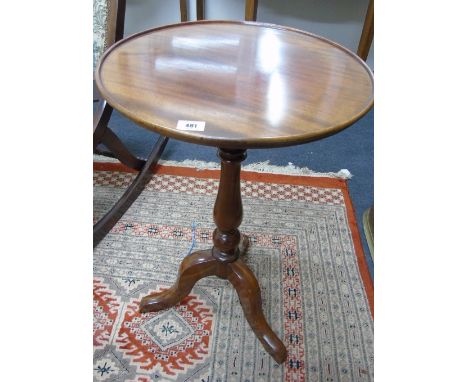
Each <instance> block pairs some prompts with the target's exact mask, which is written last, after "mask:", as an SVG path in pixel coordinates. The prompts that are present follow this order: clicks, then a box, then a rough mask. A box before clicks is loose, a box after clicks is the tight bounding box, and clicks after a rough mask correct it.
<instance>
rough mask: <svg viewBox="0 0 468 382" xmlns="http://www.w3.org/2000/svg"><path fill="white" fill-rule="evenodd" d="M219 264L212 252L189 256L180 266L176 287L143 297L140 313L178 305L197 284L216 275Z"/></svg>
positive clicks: (195, 253)
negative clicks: (207, 277)
mask: <svg viewBox="0 0 468 382" xmlns="http://www.w3.org/2000/svg"><path fill="white" fill-rule="evenodd" d="M217 265H218V262H217V261H216V259H215V258H214V257H213V256H212V255H211V249H210V250H204V251H197V252H194V253H192V254H190V255H188V256H187V257H186V258H185V259H184V260H183V261H182V263H181V264H180V268H179V275H178V277H177V280H176V282H175V283H174V285H173V286H172V287H171V288H169V289H167V290H165V291H163V292H159V293H153V294H150V295H149V296H145V297H143V299H142V300H141V302H140V313H148V312H158V311H160V310H164V309H168V308H171V307H173V306H174V305H177V304H178V303H179V302H180V301H182V300H183V299H184V298H185V297H186V296H187V295H188V294H189V293H190V291H191V290H192V288H193V286H194V285H195V283H196V282H197V281H198V280H200V279H202V278H204V277H206V276H211V275H214V274H216V269H217Z"/></svg>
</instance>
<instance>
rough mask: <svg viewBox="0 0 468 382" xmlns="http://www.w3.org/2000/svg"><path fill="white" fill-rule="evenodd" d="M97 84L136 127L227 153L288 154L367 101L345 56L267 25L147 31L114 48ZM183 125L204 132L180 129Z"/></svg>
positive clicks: (353, 60)
mask: <svg viewBox="0 0 468 382" xmlns="http://www.w3.org/2000/svg"><path fill="white" fill-rule="evenodd" d="M96 82H97V85H98V88H99V90H100V91H101V93H102V95H103V96H104V98H106V99H107V101H108V102H109V103H110V104H111V105H112V106H113V107H114V108H116V109H117V110H119V111H120V112H122V113H123V114H125V115H126V116H127V117H129V118H131V119H132V120H134V121H136V122H137V123H139V124H141V125H143V126H145V127H147V128H149V129H151V130H155V131H157V132H158V133H161V134H163V135H166V136H169V137H173V138H177V139H180V140H184V141H189V142H194V143H199V144H204V145H210V146H217V147H220V146H222V147H226V148H253V147H276V146H287V145H294V144H298V143H303V142H307V141H311V140H315V139H318V138H321V137H324V136H327V135H330V134H333V133H335V132H337V131H339V130H341V129H343V128H345V127H347V126H349V125H350V124H351V123H353V122H354V121H356V120H357V119H358V118H360V117H361V116H363V115H364V114H365V113H366V112H367V111H368V110H369V108H370V107H371V106H372V103H373V77H372V73H371V71H370V70H369V68H368V67H367V66H366V65H365V64H364V63H363V62H362V61H361V59H359V58H358V57H357V56H356V55H355V54H353V53H352V52H350V51H348V50H347V49H345V48H343V47H341V46H340V45H337V44H336V43H333V42H331V41H329V40H326V39H324V38H322V37H318V36H315V35H312V34H309V33H306V32H303V31H299V30H294V29H289V28H286V27H280V26H276V25H269V24H259V23H245V22H231V21H223V22H219V21H204V22H194V23H184V24H176V25H171V26H165V27H161V28H156V29H152V30H149V31H145V32H142V33H139V34H136V35H134V36H131V37H129V38H127V39H125V40H122V41H121V42H119V43H117V44H116V45H114V46H113V47H112V48H111V49H110V50H109V51H108V52H107V53H106V54H105V55H104V56H103V58H102V60H101V62H100V65H99V66H98V70H97V72H96ZM179 120H190V121H204V122H205V130H204V131H198V132H195V131H190V132H187V131H180V130H177V128H176V127H177V122H178V121H179Z"/></svg>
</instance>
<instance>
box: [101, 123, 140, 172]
mask: <svg viewBox="0 0 468 382" xmlns="http://www.w3.org/2000/svg"><path fill="white" fill-rule="evenodd" d="M101 143H102V144H103V145H104V146H106V147H107V148H108V149H109V150H110V151H111V153H112V155H113V156H114V157H115V158H117V159H118V160H119V161H120V162H122V163H123V164H124V165H125V166H128V167H130V168H133V169H134V170H141V169H142V168H143V166H144V165H145V161H144V160H141V159H138V158H137V157H135V156H134V155H133V154H132V153H131V152H130V151H129V150H128V149H127V148H126V147H125V145H124V144H123V143H122V141H121V140H120V139H119V137H118V136H117V135H115V133H114V132H113V131H112V130H111V129H109V128H108V127H107V128H106V130H105V132H104V134H103V135H102V137H101Z"/></svg>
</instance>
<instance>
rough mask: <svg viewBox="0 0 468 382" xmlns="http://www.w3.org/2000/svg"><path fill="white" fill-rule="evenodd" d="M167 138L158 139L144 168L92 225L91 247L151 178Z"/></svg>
mask: <svg viewBox="0 0 468 382" xmlns="http://www.w3.org/2000/svg"><path fill="white" fill-rule="evenodd" d="M168 140H169V138H167V137H163V136H161V137H159V139H158V141H157V142H156V144H155V145H154V148H153V150H152V151H151V153H150V155H149V157H148V160H147V161H146V162H144V166H143V168H142V169H141V171H140V172H139V174H138V175H137V177H136V178H135V179H134V180H133V182H132V184H130V186H129V187H128V188H127V190H125V192H124V194H123V195H122V196H121V197H120V199H119V200H118V201H117V203H115V204H114V206H113V207H112V208H111V209H110V210H109V211H108V212H107V213H106V214H105V215H104V216H103V217H102V218H101V219H100V220H99V221H98V222H97V223H96V224H95V225H94V227H93V247H96V245H98V244H99V243H100V241H101V240H102V239H103V238H104V237H105V236H106V235H107V234H108V233H109V231H110V230H111V229H112V227H113V226H114V225H115V224H116V223H117V222H118V221H119V220H120V218H121V217H122V216H123V214H124V213H125V212H126V211H127V210H128V208H129V207H130V206H131V205H132V204H133V202H134V201H135V200H136V199H137V198H138V196H139V195H140V194H141V192H142V191H143V189H144V188H145V186H146V184H147V183H148V181H149V180H150V178H151V175H152V173H153V171H152V170H153V168H154V167H155V166H156V164H157V163H158V160H159V158H160V157H161V155H162V153H163V151H164V148H165V147H166V144H167V141H168Z"/></svg>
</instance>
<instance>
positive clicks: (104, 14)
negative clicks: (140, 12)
mask: <svg viewBox="0 0 468 382" xmlns="http://www.w3.org/2000/svg"><path fill="white" fill-rule="evenodd" d="M125 6H126V0H94V3H93V11H94V16H93V29H94V39H93V65H94V69H95V68H96V64H97V62H98V60H99V58H100V57H101V56H102V54H103V53H104V51H105V50H106V49H107V48H108V47H110V46H111V45H112V44H113V43H115V42H117V41H119V40H120V39H122V38H123V32H124V21H125ZM93 93H94V97H93V98H94V101H95V102H98V105H97V108H96V111H95V113H94V132H93V151H94V153H96V154H101V155H106V156H111V157H115V158H117V159H118V160H119V161H120V162H122V163H123V164H124V165H126V166H128V167H130V168H132V169H134V170H137V171H139V173H138V175H137V176H136V178H135V180H134V181H133V182H132V183H131V185H130V186H129V187H128V188H127V190H126V191H125V193H124V194H123V195H122V196H121V198H120V199H119V200H118V201H117V202H116V203H115V204H114V206H113V207H112V208H111V209H110V210H109V211H108V212H107V213H106V214H105V215H104V216H103V217H102V218H101V219H100V220H99V221H98V222H97V223H96V224H95V225H94V227H93V246H94V247H95V246H96V245H97V244H98V243H99V242H100V241H101V240H102V239H103V238H104V237H105V236H106V235H107V233H108V232H109V231H110V230H111V229H112V227H113V226H114V225H115V224H116V223H117V221H118V220H119V219H120V218H121V217H122V215H123V214H124V213H125V211H127V209H128V208H129V207H130V206H131V205H132V203H133V202H134V201H135V199H136V198H137V197H138V196H139V195H140V193H141V191H143V189H144V187H145V185H146V184H147V183H148V181H149V179H150V178H151V174H152V170H153V168H154V166H155V165H156V164H157V162H158V160H159V158H160V157H161V154H162V153H163V151H164V148H165V147H166V144H167V141H168V138H166V137H163V136H161V137H160V138H159V139H158V140H157V141H156V143H155V145H154V148H153V149H152V151H151V153H150V155H149V156H148V159H147V160H142V159H140V158H137V157H135V156H134V155H133V154H132V153H131V152H130V151H129V150H128V149H127V147H125V145H124V144H123V143H122V141H121V140H120V139H119V137H118V136H117V135H116V134H115V133H114V132H113V131H112V130H111V129H110V128H109V127H108V123H109V120H110V117H111V115H112V111H113V109H112V107H111V106H110V105H109V104H108V103H107V102H106V101H105V100H104V99H101V97H100V95H99V94H98V91H97V89H96V87H95V85H94V81H93ZM102 146H104V147H105V149H103V148H102Z"/></svg>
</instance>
